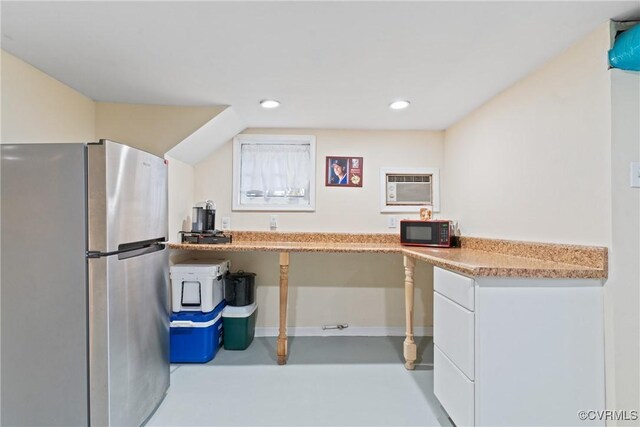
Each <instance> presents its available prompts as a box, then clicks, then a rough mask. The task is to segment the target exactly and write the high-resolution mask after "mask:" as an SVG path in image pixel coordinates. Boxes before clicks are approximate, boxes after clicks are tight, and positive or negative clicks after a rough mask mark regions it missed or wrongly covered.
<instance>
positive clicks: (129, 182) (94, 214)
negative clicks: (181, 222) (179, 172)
mask: <svg viewBox="0 0 640 427" xmlns="http://www.w3.org/2000/svg"><path fill="white" fill-rule="evenodd" d="M88 163H89V168H88V169H89V174H88V184H87V185H88V193H89V202H88V203H89V205H88V213H89V250H90V251H99V252H113V251H117V250H118V249H119V246H120V245H122V244H125V243H133V242H138V241H146V240H151V239H158V238H164V239H165V240H166V238H167V232H168V231H167V165H166V164H165V162H164V160H163V159H161V158H160V157H157V156H154V155H153V154H149V153H146V152H144V151H140V150H137V149H135V148H132V147H128V146H126V145H122V144H118V143H116V142H112V141H101V143H100V144H91V145H89V146H88Z"/></svg>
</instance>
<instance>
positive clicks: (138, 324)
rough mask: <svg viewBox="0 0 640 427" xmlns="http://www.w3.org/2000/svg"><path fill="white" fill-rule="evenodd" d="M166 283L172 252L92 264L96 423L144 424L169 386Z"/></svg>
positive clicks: (99, 260) (93, 420) (93, 406)
mask: <svg viewBox="0 0 640 427" xmlns="http://www.w3.org/2000/svg"><path fill="white" fill-rule="evenodd" d="M167 283H168V250H167V249H164V250H161V251H157V252H153V253H149V254H144V255H140V256H136V257H133V258H126V259H119V257H118V256H117V255H114V256H109V257H102V258H95V259H90V260H89V284H90V288H89V300H90V307H91V308H90V314H91V320H92V321H91V330H90V345H91V349H90V367H91V370H90V376H91V389H90V397H91V425H98V426H103V425H111V426H138V425H141V424H142V423H143V422H144V421H145V419H146V418H147V417H149V415H151V413H152V412H153V410H154V409H155V408H156V407H157V406H158V404H159V403H160V402H161V401H162V399H163V397H164V393H165V391H166V390H167V388H168V387H169V295H168V294H169V291H168V286H167ZM101 307H106V309H100V308H101ZM107 325H108V328H107V327H106V326H107ZM105 355H108V359H107V358H106V357H105Z"/></svg>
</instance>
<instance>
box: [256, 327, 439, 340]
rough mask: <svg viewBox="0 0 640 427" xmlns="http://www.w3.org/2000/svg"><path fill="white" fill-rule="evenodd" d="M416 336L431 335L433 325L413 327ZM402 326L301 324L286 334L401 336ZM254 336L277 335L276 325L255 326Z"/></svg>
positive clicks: (312, 335) (289, 329) (299, 335)
mask: <svg viewBox="0 0 640 427" xmlns="http://www.w3.org/2000/svg"><path fill="white" fill-rule="evenodd" d="M413 334H414V336H416V337H431V336H433V327H432V326H427V327H419V328H413ZM404 335H405V329H404V328H403V327H385V326H349V327H348V328H344V329H324V330H323V329H322V328H321V327H319V326H306V327H305V326H303V327H292V328H287V336H290V337H337V336H343V337H403V336H404ZM255 336H256V337H277V336H278V328H277V327H275V326H274V327H266V328H256V335H255Z"/></svg>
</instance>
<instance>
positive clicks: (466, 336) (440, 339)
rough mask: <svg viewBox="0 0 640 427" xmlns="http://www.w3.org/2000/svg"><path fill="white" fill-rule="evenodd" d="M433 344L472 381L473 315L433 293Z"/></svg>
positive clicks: (473, 352)
mask: <svg viewBox="0 0 640 427" xmlns="http://www.w3.org/2000/svg"><path fill="white" fill-rule="evenodd" d="M433 342H434V343H435V344H436V345H437V346H438V347H439V348H440V349H441V350H442V351H443V352H444V354H446V355H447V357H448V358H449V359H451V361H452V362H453V363H455V365H456V366H457V367H458V368H459V369H460V370H461V371H462V372H464V374H465V375H466V376H467V377H469V378H470V379H472V380H473V379H474V375H475V373H474V354H475V351H474V342H475V340H474V313H473V312H472V311H469V310H467V309H466V308H464V307H462V306H460V305H458V304H456V303H455V302H453V301H451V300H450V299H448V298H446V297H443V296H442V295H440V294H439V293H438V292H434V297H433Z"/></svg>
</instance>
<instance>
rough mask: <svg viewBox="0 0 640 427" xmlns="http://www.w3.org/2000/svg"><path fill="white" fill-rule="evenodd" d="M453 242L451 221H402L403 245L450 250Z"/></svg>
mask: <svg viewBox="0 0 640 427" xmlns="http://www.w3.org/2000/svg"><path fill="white" fill-rule="evenodd" d="M451 240H452V239H451V221H441V220H430V221H421V220H407V219H404V220H402V221H400V243H401V244H403V245H408V246H435V247H440V248H449V247H451V246H452V242H451Z"/></svg>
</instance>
